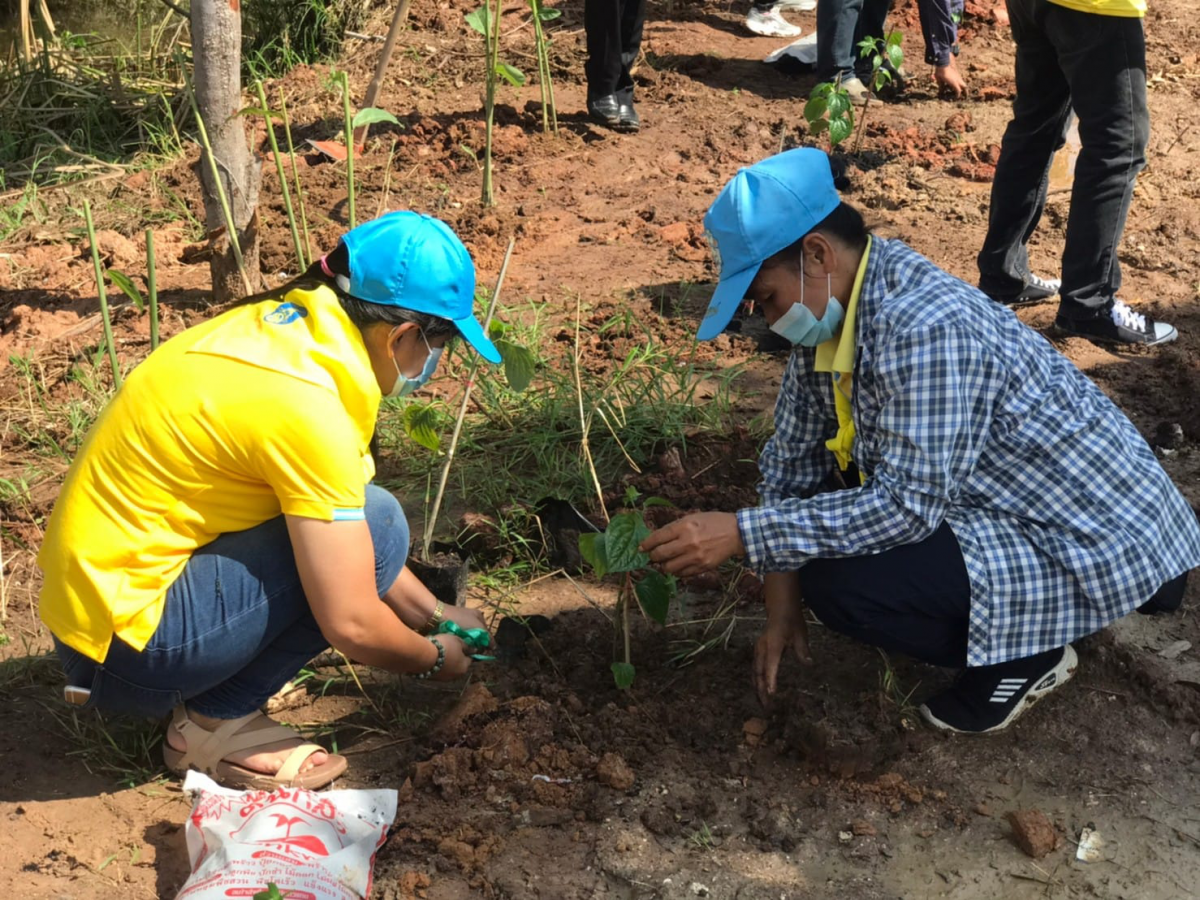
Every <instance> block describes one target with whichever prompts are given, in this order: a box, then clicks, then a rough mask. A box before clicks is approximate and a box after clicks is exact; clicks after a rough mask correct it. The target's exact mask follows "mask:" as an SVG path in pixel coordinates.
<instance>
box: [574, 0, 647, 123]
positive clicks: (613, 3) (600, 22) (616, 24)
mask: <svg viewBox="0 0 1200 900" xmlns="http://www.w3.org/2000/svg"><path fill="white" fill-rule="evenodd" d="M645 18H646V0H585V2H584V4H583V22H584V30H585V31H586V32H587V50H588V58H587V63H586V64H585V65H584V72H585V74H586V76H587V84H588V99H589V100H597V99H599V98H601V97H607V96H609V95H616V97H617V102H619V103H622V104H626V105H628V104H630V103H632V102H633V77H632V76H631V75H630V73H629V70H630V67H631V66H632V65H633V63H634V60H636V59H637V56H638V53H639V51H640V50H641V46H642V26H643V23H644V22H645Z"/></svg>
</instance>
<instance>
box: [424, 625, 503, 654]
mask: <svg viewBox="0 0 1200 900" xmlns="http://www.w3.org/2000/svg"><path fill="white" fill-rule="evenodd" d="M434 634H452V635H454V636H455V637H456V638H458V639H459V640H460V641H462V642H463V643H464V644H466V645H467V646H468V647H469V648H470V649H472V650H484V649H486V648H487V647H489V646H491V643H492V636H491V635H490V634H488V633H487V629H486V628H463V627H462V626H461V625H459V624H458V623H457V622H451V621H450V620H449V619H446V620H445V621H444V622H442V624H441V625H439V626H438V628H437V631H435V632H434ZM495 658H496V657H494V656H486V655H484V654H482V653H472V654H471V659H474V660H478V661H480V662H487V661H489V660H493V659H495Z"/></svg>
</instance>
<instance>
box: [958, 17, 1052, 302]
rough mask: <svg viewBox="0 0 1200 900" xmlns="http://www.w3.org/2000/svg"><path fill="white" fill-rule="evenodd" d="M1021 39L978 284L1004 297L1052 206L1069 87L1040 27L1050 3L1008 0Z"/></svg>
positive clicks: (1020, 278)
mask: <svg viewBox="0 0 1200 900" xmlns="http://www.w3.org/2000/svg"><path fill="white" fill-rule="evenodd" d="M1007 5H1008V15H1009V20H1010V21H1011V23H1012V32H1013V39H1014V40H1016V42H1017V63H1016V66H1017V99H1016V100H1015V101H1014V102H1013V117H1012V121H1011V122H1009V123H1008V128H1007V129H1006V130H1005V132H1004V141H1003V143H1002V144H1001V147H1000V161H999V162H998V163H997V164H996V176H995V179H994V180H993V182H992V202H991V208H990V211H989V213H988V231H987V237H986V238H984V241H983V249H982V250H981V251H980V253H979V259H978V263H979V288H980V290H982V291H983V292H984V293H985V294H987V295H988V296H990V297H992V298H993V299H995V300H999V301H1001V302H1005V301H1011V300H1013V299H1015V298H1016V297H1017V296H1018V295H1019V294H1020V293H1021V291H1022V290H1024V288H1025V285H1026V282H1027V281H1028V278H1029V274H1030V273H1029V254H1028V252H1027V250H1026V248H1025V245H1026V243H1027V242H1028V241H1029V238H1030V237H1031V236H1032V235H1033V231H1034V229H1035V228H1037V224H1038V220H1039V219H1041V217H1042V209H1043V208H1044V207H1045V205H1046V189H1047V187H1048V185H1049V179H1050V163H1051V162H1052V161H1053V159H1054V153H1055V151H1056V150H1058V148H1059V147H1061V146H1062V145H1063V140H1064V138H1063V135H1064V133H1065V131H1066V127H1067V122H1068V118H1069V116H1070V112H1071V89H1070V86H1069V85H1068V83H1067V78H1066V76H1065V75H1064V74H1063V72H1062V69H1060V68H1059V65H1058V51H1057V50H1056V49H1055V48H1054V45H1053V44H1052V43H1051V42H1050V39H1049V37H1048V36H1047V35H1046V34H1045V33H1044V32H1043V31H1042V29H1041V26H1040V23H1039V21H1038V13H1039V10H1040V9H1041V8H1042V7H1045V6H1046V5H1047V4H1046V2H1045V0H1008V4H1007Z"/></svg>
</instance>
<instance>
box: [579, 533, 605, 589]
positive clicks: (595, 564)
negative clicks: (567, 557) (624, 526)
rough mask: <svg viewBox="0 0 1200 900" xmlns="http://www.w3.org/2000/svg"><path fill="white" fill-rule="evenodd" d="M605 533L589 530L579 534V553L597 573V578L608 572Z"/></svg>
mask: <svg viewBox="0 0 1200 900" xmlns="http://www.w3.org/2000/svg"><path fill="white" fill-rule="evenodd" d="M604 544H605V541H604V535H603V534H597V533H596V532H594V531H589V532H586V533H584V534H581V535H580V536H579V555H580V556H582V557H583V561H584V562H586V563H587V564H588V565H589V566H591V567H592V569H593V570H594V571H595V573H596V577H597V578H603V577H604V576H605V575H607V574H608V555H607V553H606V551H605V547H604Z"/></svg>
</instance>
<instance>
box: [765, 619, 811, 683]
mask: <svg viewBox="0 0 1200 900" xmlns="http://www.w3.org/2000/svg"><path fill="white" fill-rule="evenodd" d="M788 647H791V648H792V652H793V653H795V654H796V659H798V660H800V662H801V663H803V664H804V665H806V666H811V665H812V654H811V653H810V652H809V649H808V624H807V623H806V622H805V621H804V614H803V613H801V614H799V615H795V616H786V617H782V616H777V617H775V618H774V619H773V620H772V619H771V618H768V621H767V627H766V628H764V629H763V633H762V634H760V635H759V636H758V643H757V644H755V645H754V688H755V690H757V691H758V701H759V702H760V703H761V704H762V705H763V706H767V705H768V704H769V703H770V700H771V697H772V695H774V693H775V685H776V681H777V677H778V675H779V661H780V660H781V659H782V658H783V651H784V650H786V649H787V648H788Z"/></svg>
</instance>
